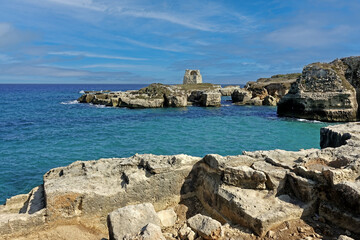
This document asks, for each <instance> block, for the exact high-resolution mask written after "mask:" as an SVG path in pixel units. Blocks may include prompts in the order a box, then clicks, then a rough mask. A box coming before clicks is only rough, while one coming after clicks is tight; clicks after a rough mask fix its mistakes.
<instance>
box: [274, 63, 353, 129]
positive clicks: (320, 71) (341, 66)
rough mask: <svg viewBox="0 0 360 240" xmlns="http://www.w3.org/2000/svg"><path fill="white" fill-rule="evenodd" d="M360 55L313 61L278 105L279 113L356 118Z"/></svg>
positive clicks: (323, 118)
mask: <svg viewBox="0 0 360 240" xmlns="http://www.w3.org/2000/svg"><path fill="white" fill-rule="evenodd" d="M359 88H360V57H347V58H341V59H336V60H334V61H332V62H330V63H312V64H309V65H307V66H305V67H304V69H303V71H302V74H301V76H300V77H299V78H298V79H297V80H296V82H295V83H294V84H293V85H292V86H291V89H290V91H289V93H288V94H287V95H285V96H284V97H283V98H282V99H281V101H280V102H279V104H278V110H277V112H278V115H279V116H286V117H296V118H304V119H314V120H320V121H330V122H338V121H339V122H347V121H357V120H359V99H360V96H359Z"/></svg>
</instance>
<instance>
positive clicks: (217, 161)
mask: <svg viewBox="0 0 360 240" xmlns="http://www.w3.org/2000/svg"><path fill="white" fill-rule="evenodd" d="M321 147H322V149H309V150H301V151H298V152H290V151H284V150H271V151H255V152H244V153H243V155H238V156H226V157H223V156H220V155H216V154H209V155H206V156H205V157H204V158H199V157H191V156H187V155H174V156H157V155H151V154H143V155H135V156H133V157H130V158H111V159H100V160H97V161H78V162H74V163H72V164H70V165H69V166H66V167H59V168H55V169H52V170H50V171H49V172H47V173H46V174H45V175H44V178H43V179H44V182H43V184H42V185H40V186H39V187H37V188H34V189H33V190H32V191H31V192H30V193H29V194H23V195H18V196H14V197H12V198H10V199H8V200H7V201H6V205H3V206H1V207H0V233H1V238H2V239H15V238H19V239H54V238H60V237H59V236H62V238H63V239H74V236H75V238H76V236H78V235H79V234H80V235H79V236H80V237H81V239H100V238H104V237H106V235H107V232H108V227H109V232H110V235H109V237H110V239H123V237H126V239H163V238H165V239H179V238H180V239H194V238H195V237H196V235H197V236H201V237H202V238H203V239H230V238H231V237H236V238H242V239H257V237H256V236H255V235H253V234H252V233H255V234H256V235H258V236H261V237H263V238H274V239H300V238H305V237H312V238H315V239H319V238H322V237H332V238H333V237H337V236H339V235H340V234H345V233H346V234H347V235H350V234H351V236H352V237H354V238H358V237H359V236H360V235H359V234H360V181H359V178H360V162H359V157H360V150H359V149H360V124H359V123H349V124H344V125H336V126H330V127H326V128H323V129H321ZM139 204H140V205H139ZM164 210H165V212H164ZM109 213H110V215H109ZM155 214H156V215H157V216H158V218H159V219H157V218H156V217H155ZM129 216H130V217H129ZM131 216H133V217H131ZM147 217H149V218H147ZM126 219H127V220H126ZM147 219H151V221H150V220H147ZM125 222H126V224H128V229H131V231H130V230H129V232H126V230H124V226H123V225H121V224H123V223H125ZM345 230H346V231H345ZM124 231H125V232H126V236H125V235H124V234H125V232H124ZM76 234H78V235H76ZM145 236H147V237H148V238H146V237H145ZM151 236H153V238H150V237H151ZM155 236H156V237H155Z"/></svg>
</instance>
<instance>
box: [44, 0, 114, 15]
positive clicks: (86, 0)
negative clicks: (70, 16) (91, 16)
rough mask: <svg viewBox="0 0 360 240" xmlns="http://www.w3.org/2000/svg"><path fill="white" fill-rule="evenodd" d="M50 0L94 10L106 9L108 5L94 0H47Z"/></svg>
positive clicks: (50, 0)
mask: <svg viewBox="0 0 360 240" xmlns="http://www.w3.org/2000/svg"><path fill="white" fill-rule="evenodd" d="M47 1H49V2H53V3H57V4H62V5H67V6H70V7H78V8H85V9H89V10H94V11H101V12H102V11H105V10H106V9H107V7H106V6H105V5H102V4H98V3H95V2H93V1H92V0H47Z"/></svg>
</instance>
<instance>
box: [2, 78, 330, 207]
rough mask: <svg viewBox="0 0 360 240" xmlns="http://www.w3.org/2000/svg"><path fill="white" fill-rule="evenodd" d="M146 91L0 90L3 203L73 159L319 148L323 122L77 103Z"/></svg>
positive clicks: (268, 111)
mask: <svg viewBox="0 0 360 240" xmlns="http://www.w3.org/2000/svg"><path fill="white" fill-rule="evenodd" d="M141 87H143V86H141V85H85V84H82V85H0V204H2V203H4V202H5V199H6V198H9V197H10V196H13V195H16V194H20V193H27V192H28V191H29V190H31V189H32V188H33V187H35V186H37V185H39V184H41V183H42V176H43V174H44V173H45V172H47V171H48V170H49V169H51V168H54V167H59V166H65V165H67V164H70V163H72V162H74V161H76V160H92V159H98V158H110V157H129V156H132V155H133V154H135V153H153V154H180V153H185V154H189V155H194V156H204V155H206V154H208V153H218V154H221V155H237V154H241V152H242V151H244V150H248V151H253V150H269V149H275V148H280V149H285V150H299V149H301V148H318V147H319V141H320V140H319V138H320V137H319V130H320V128H321V127H323V126H326V125H327V124H325V123H320V122H309V121H298V120H294V119H286V118H278V117H277V115H276V107H252V106H234V105H232V104H231V102H229V101H227V100H229V99H230V98H229V97H227V98H223V103H222V107H221V108H201V107H188V108H167V109H126V108H110V107H109V108H108V107H106V108H105V107H97V106H92V105H88V104H78V103H77V102H76V101H74V100H76V99H77V98H78V97H79V96H80V95H81V94H80V93H79V92H80V91H81V90H107V89H109V90H129V89H139V88H141Z"/></svg>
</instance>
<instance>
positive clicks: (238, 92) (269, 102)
mask: <svg viewBox="0 0 360 240" xmlns="http://www.w3.org/2000/svg"><path fill="white" fill-rule="evenodd" d="M299 76H300V74H299V73H291V74H279V75H274V76H272V77H270V78H259V79H258V80H257V81H256V82H248V83H247V84H246V85H245V87H244V88H241V89H240V88H238V89H234V91H233V93H232V94H231V97H232V101H233V102H234V103H235V104H238V105H257V106H261V105H265V106H276V104H277V103H278V102H279V100H280V99H281V98H282V97H283V96H284V95H285V94H287V92H288V91H289V89H290V86H291V84H292V83H294V82H295V81H296V79H297V77H299Z"/></svg>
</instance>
